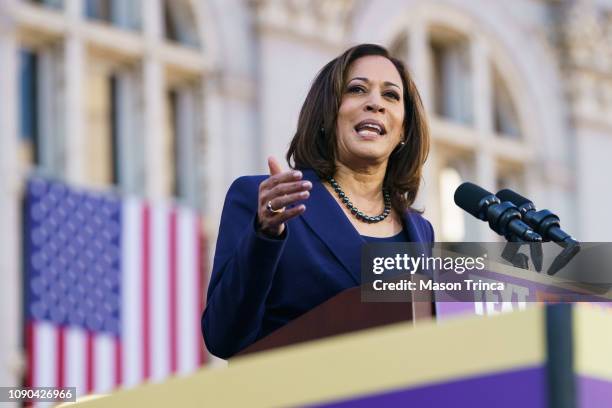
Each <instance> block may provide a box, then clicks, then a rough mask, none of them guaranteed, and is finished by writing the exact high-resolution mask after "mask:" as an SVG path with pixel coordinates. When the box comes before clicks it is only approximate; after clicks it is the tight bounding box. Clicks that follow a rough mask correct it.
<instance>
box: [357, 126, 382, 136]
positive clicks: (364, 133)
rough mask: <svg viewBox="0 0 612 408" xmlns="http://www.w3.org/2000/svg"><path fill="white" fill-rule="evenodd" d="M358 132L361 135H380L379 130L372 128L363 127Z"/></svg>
mask: <svg viewBox="0 0 612 408" xmlns="http://www.w3.org/2000/svg"><path fill="white" fill-rule="evenodd" d="M357 133H358V134H359V135H360V136H378V135H379V133H378V132H375V131H372V130H369V129H363V128H362V129H360V130H359V131H358V132H357Z"/></svg>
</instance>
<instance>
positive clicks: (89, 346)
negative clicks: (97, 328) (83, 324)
mask: <svg viewBox="0 0 612 408" xmlns="http://www.w3.org/2000/svg"><path fill="white" fill-rule="evenodd" d="M86 333H87V334H86V340H85V372H86V374H85V387H86V388H87V393H88V394H91V393H92V392H93V390H94V384H95V383H94V334H93V333H92V332H90V331H87V332H86Z"/></svg>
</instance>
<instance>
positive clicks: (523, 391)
mask: <svg viewBox="0 0 612 408" xmlns="http://www.w3.org/2000/svg"><path fill="white" fill-rule="evenodd" d="M410 369H411V367H406V370H407V371H408V370H410ZM315 406H317V407H336V408H343V407H387V406H405V407H407V406H410V407H445V408H446V407H458V408H461V407H470V408H480V407H482V408H491V407H496V408H516V407H521V408H544V407H547V384H546V370H545V368H544V367H541V366H539V367H530V368H522V369H518V370H513V371H506V372H502V373H495V374H488V375H483V376H479V377H473V378H466V379H461V380H456V381H450V382H445V383H438V384H432V385H427V386H423V387H418V388H411V389H400V390H395V391H390V392H386V393H382V394H375V395H366V396H360V397H356V398H352V399H345V400H342V401H335V402H328V403H324V404H320V405H315Z"/></svg>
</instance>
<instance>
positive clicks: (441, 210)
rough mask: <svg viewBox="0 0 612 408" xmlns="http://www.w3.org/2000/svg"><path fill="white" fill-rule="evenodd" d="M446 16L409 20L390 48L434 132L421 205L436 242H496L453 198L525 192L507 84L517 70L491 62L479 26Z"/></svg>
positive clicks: (524, 164) (522, 145)
mask: <svg viewBox="0 0 612 408" xmlns="http://www.w3.org/2000/svg"><path fill="white" fill-rule="evenodd" d="M415 14H417V15H418V13H415ZM441 14H442V16H441V17H438V16H437V14H436V13H430V14H424V15H423V17H414V18H413V17H411V19H410V21H407V23H406V26H405V27H401V28H400V30H399V31H398V33H397V35H396V36H394V37H391V38H392V39H391V41H389V48H390V50H391V52H392V53H394V55H397V56H399V57H400V58H402V59H404V60H405V61H406V62H407V63H408V65H409V66H410V68H411V70H412V73H413V74H414V76H415V79H416V80H417V86H418V87H419V91H420V92H421V95H423V96H424V98H423V99H424V103H425V105H426V106H425V107H426V112H427V114H428V117H429V120H430V124H431V130H432V153H431V155H430V162H429V163H428V168H427V172H426V180H425V185H426V186H427V187H426V188H425V189H423V190H422V191H424V192H423V194H427V200H426V201H423V202H426V204H427V208H426V210H429V216H430V217H431V219H432V222H433V223H434V226H435V228H436V230H437V231H439V235H438V237H439V239H441V240H448V241H452V240H494V239H496V237H495V235H494V234H493V233H491V232H490V231H489V230H488V227H487V225H485V224H484V223H479V222H478V221H470V220H469V218H470V216H468V215H466V214H465V213H464V212H463V211H462V210H460V209H459V208H457V207H456V205H455V203H454V202H453V195H454V190H455V188H456V187H457V186H458V185H459V183H460V182H462V181H472V182H475V183H477V184H480V185H481V186H482V187H484V188H486V189H487V190H491V191H493V192H495V191H497V189H499V188H503V187H511V188H515V189H519V190H521V189H522V188H524V187H525V186H524V184H525V183H524V180H525V176H524V174H525V173H526V171H527V168H528V166H529V160H530V159H529V155H528V154H526V152H528V151H529V150H530V149H529V146H527V142H528V140H529V138H527V137H525V136H524V133H525V131H524V129H522V128H521V123H522V121H521V120H520V117H519V111H518V110H517V109H516V108H517V106H518V105H517V103H516V101H515V100H514V97H515V95H514V93H512V92H510V91H511V89H510V88H509V85H508V84H509V83H510V82H509V81H508V78H506V77H505V76H504V73H507V72H512V67H508V66H507V65H503V66H502V65H501V64H502V61H498V60H496V59H494V58H496V57H497V56H498V55H499V54H498V52H499V46H498V44H496V43H495V42H494V39H492V38H491V37H490V36H489V35H488V34H487V33H485V32H481V31H480V27H478V26H477V25H474V24H469V23H466V21H465V20H464V21H459V22H457V20H461V19H460V18H459V17H458V14H457V13H455V12H453V13H449V14H444V13H441ZM415 19H416V20H415ZM418 19H422V20H418ZM453 19H455V22H457V24H456V25H453ZM417 20H418V21H417ZM495 47H497V48H495ZM494 48H495V53H493V52H491V50H492V49H494ZM502 67H503V68H504V69H500V68H502ZM433 156H435V157H433ZM432 186H435V187H433V188H432Z"/></svg>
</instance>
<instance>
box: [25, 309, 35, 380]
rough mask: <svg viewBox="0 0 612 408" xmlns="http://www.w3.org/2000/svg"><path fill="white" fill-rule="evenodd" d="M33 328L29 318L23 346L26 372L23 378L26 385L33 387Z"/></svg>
mask: <svg viewBox="0 0 612 408" xmlns="http://www.w3.org/2000/svg"><path fill="white" fill-rule="evenodd" d="M35 333H36V331H35V329H34V323H33V322H32V321H31V320H30V321H28V323H27V325H26V332H25V346H26V352H27V353H28V354H27V373H26V378H25V386H26V387H34V386H35V384H34V370H35V369H36V364H35V362H36V348H35V346H34V345H35V344H36V343H35Z"/></svg>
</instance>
